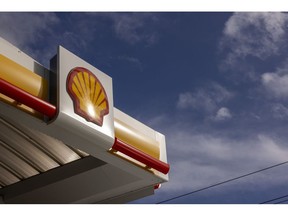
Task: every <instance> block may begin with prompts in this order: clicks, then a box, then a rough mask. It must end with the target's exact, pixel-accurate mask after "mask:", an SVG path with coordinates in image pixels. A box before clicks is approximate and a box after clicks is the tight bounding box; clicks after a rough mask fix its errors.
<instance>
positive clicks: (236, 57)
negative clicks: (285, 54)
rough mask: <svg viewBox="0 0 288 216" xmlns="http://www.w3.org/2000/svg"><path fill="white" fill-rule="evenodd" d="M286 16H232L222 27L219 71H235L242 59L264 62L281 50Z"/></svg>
mask: <svg viewBox="0 0 288 216" xmlns="http://www.w3.org/2000/svg"><path fill="white" fill-rule="evenodd" d="M287 25H288V14H286V13H276V12H273V13H264V12H261V13H243V12H239V13H234V14H233V15H232V16H231V17H230V18H229V20H228V21H227V22H226V24H225V28H224V30H223V38H222V40H221V43H220V49H221V50H222V51H223V53H225V58H224V60H223V62H222V69H231V68H233V69H235V68H237V67H235V66H241V64H239V62H241V61H242V60H244V59H246V57H256V58H258V59H260V60H265V59H267V58H268V57H271V56H275V55H278V54H280V53H281V52H282V51H283V50H285V49H284V48H285V43H286V42H287V31H286V30H287Z"/></svg>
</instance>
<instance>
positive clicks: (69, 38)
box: [0, 12, 288, 204]
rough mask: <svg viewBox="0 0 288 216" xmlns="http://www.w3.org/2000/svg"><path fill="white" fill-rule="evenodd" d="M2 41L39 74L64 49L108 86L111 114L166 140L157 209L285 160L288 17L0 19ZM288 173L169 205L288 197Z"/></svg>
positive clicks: (282, 169)
mask: <svg viewBox="0 0 288 216" xmlns="http://www.w3.org/2000/svg"><path fill="white" fill-rule="evenodd" d="M0 36H1V37H3V38H4V39H6V40H8V41H9V42H11V43H12V44H14V45H15V46H17V47H19V48H20V49H22V50H23V51H24V52H26V53H27V54H29V55H30V56H32V57H33V58H34V59H36V60H37V61H39V62H40V63H41V64H43V65H45V66H48V65H49V60H50V58H51V57H52V56H53V55H54V54H55V53H56V50H57V46H58V45H62V46H64V47H65V48H67V49H68V50H70V51H72V52H73V53H75V54H76V55H78V56H80V57H81V58H83V59H85V60H86V61H87V62H89V63H90V64H92V65H94V66H95V67H97V68H99V69H100V70H101V71H103V72H105V73H106V74H108V75H109V76H111V77H112V78H113V88H114V105H115V107H117V108H119V109H120V110H122V111H124V112H125V113H127V114H129V115H131V116H132V117H134V118H136V119H138V120H140V121H141V122H143V123H145V124H147V125H149V126H150V127H152V128H154V129H156V130H158V131H160V132H161V133H163V134H165V136H166V144H167V151H168V160H169V163H170V164H171V171H170V181H169V182H168V183H165V184H163V185H162V187H161V188H160V189H159V190H157V191H156V192H155V195H154V196H149V197H147V198H144V199H141V200H138V201H135V203H157V202H160V201H163V200H166V199H169V198H172V197H174V196H178V195H181V194H185V193H187V192H190V191H194V190H197V189H200V188H203V187H207V186H209V185H213V184H216V183H218V182H222V181H225V180H228V179H231V178H235V177H237V176H241V175H244V174H247V173H250V172H253V171H256V170H259V169H262V168H265V167H269V166H272V165H274V164H278V163H282V162H285V161H286V160H288V144H287V132H286V130H287V123H288V100H287V99H288V69H287V66H288V58H287V44H288V43H287V42H288V14H287V13H276V12H274V13H263V12H261V13H221V12H206V13H205V12H173V13H171V12H159V13H156V12H152V13H140V12H138V13H132V12H128V13H104V12H98V13H96V12H93V13H4V12H1V13H0ZM286 169H287V165H282V166H279V167H276V168H273V169H269V170H267V171H265V172H260V173H258V174H255V175H251V176H249V177H245V178H242V179H239V180H237V181H233V182H230V183H227V184H223V185H221V186H218V187H215V188H211V189H209V190H204V191H202V192H199V193H195V194H192V195H190V196H185V197H182V198H179V199H175V200H173V201H171V202H167V203H190V204H193V203H219V204H221V203H260V202H264V201H266V200H269V199H273V198H276V197H280V196H284V195H288V186H287V177H288V174H287V171H286Z"/></svg>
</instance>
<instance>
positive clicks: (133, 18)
mask: <svg viewBox="0 0 288 216" xmlns="http://www.w3.org/2000/svg"><path fill="white" fill-rule="evenodd" d="M96 15H97V16H101V17H104V18H107V19H110V20H111V21H112V22H113V29H114V31H115V33H116V35H117V37H118V38H120V39H122V40H124V41H126V42H127V43H130V44H136V43H139V42H145V43H146V44H148V45H152V44H154V43H155V42H156V41H157V40H158V33H157V31H156V30H155V29H154V30H153V28H151V26H153V24H155V23H157V21H158V19H157V16H156V15H155V14H153V13H152V14H151V13H101V14H96Z"/></svg>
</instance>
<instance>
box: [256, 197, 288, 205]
mask: <svg viewBox="0 0 288 216" xmlns="http://www.w3.org/2000/svg"><path fill="white" fill-rule="evenodd" d="M285 197H288V195H285V196H281V197H277V198H274V199H270V200H267V201H265V202H261V203H259V204H266V203H270V202H273V201H276V200H279V199H282V198H285ZM281 202H282V201H281ZM275 204H277V203H275Z"/></svg>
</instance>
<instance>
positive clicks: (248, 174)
mask: <svg viewBox="0 0 288 216" xmlns="http://www.w3.org/2000/svg"><path fill="white" fill-rule="evenodd" d="M287 163H288V161H285V162H283V163H279V164H275V165H273V166H269V167H266V168H263V169H260V170H257V171H254V172H250V173H247V174H245V175H241V176H238V177H236V178H231V179H228V180H226V181H222V182H219V183H216V184H213V185H210V186H207V187H203V188H200V189H198V190H194V191H190V192H188V193H184V194H181V195H178V196H175V197H171V198H169V199H166V200H163V201H160V202H158V203H157V204H162V203H166V202H169V201H172V200H175V199H179V198H181V197H185V196H188V195H191V194H195V193H199V192H201V191H204V190H208V189H210V188H213V187H217V186H220V185H223V184H226V183H228V182H232V181H235V180H238V179H241V178H245V177H247V176H250V175H254V174H256V173H260V172H263V171H266V170H269V169H272V168H275V167H278V166H282V165H284V164H287Z"/></svg>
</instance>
